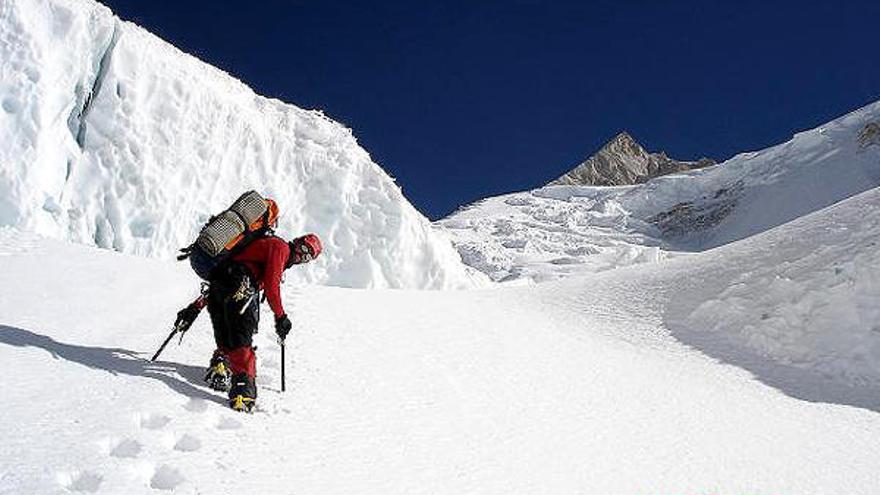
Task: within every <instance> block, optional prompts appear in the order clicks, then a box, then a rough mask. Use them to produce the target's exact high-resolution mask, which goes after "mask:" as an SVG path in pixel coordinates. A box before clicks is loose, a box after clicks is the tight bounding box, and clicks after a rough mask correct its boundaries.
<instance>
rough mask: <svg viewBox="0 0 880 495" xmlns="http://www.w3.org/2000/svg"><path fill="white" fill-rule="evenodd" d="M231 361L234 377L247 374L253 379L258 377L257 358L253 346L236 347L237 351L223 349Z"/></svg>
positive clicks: (230, 365) (230, 366)
mask: <svg viewBox="0 0 880 495" xmlns="http://www.w3.org/2000/svg"><path fill="white" fill-rule="evenodd" d="M221 351H222V352H223V354H226V357H227V358H228V359H229V368H230V369H231V370H232V374H233V375H237V374H239V373H245V374H247V376H249V377H251V378H256V376H257V356H256V354H254V348H253V347H251V346H245V347H236V348H235V349H221Z"/></svg>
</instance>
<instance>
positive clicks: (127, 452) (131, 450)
mask: <svg viewBox="0 0 880 495" xmlns="http://www.w3.org/2000/svg"><path fill="white" fill-rule="evenodd" d="M141 450H143V446H142V445H141V444H140V443H138V442H137V441H135V440H132V439H130V438H126V439H125V440H123V441H121V442H119V443H118V444H116V446H115V447H113V450H111V451H110V455H111V456H113V457H119V458H126V459H131V458H134V457H137V456H138V455H139V454H140V453H141Z"/></svg>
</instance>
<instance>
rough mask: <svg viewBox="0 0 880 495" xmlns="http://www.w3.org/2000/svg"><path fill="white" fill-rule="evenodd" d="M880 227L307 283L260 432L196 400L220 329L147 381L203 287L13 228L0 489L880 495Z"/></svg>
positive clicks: (1, 258) (868, 196)
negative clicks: (282, 388) (585, 270)
mask: <svg viewBox="0 0 880 495" xmlns="http://www.w3.org/2000/svg"><path fill="white" fill-rule="evenodd" d="M877 218H880V190H877V189H874V190H872V191H869V192H866V193H864V194H862V195H860V196H857V197H855V198H852V199H849V200H846V201H844V202H842V203H840V204H838V205H835V206H833V207H831V208H828V209H824V210H822V211H819V212H816V213H814V214H812V215H809V216H807V217H805V218H802V219H799V220H797V221H795V222H791V223H789V224H786V225H784V226H782V227H779V228H776V229H773V230H770V231H768V232H766V233H764V234H762V235H760V236H755V237H752V238H749V239H747V240H744V241H738V242H734V243H731V244H728V245H726V246H724V247H723V248H719V249H714V250H710V251H707V252H704V253H699V254H694V255H691V256H686V257H679V258H678V259H674V260H669V261H664V262H660V263H652V264H645V265H639V266H633V267H629V268H622V269H619V270H609V271H605V272H603V273H600V274H596V275H593V276H590V277H569V278H567V279H566V280H563V281H560V282H551V283H546V284H541V285H539V286H536V287H506V286H497V287H495V288H492V289H484V290H479V291H458V292H454V291H453V292H442V291H441V292H419V291H381V290H380V291H363V290H351V289H339V288H330V287H308V286H301V285H298V284H291V283H288V284H287V285H286V292H285V294H284V297H285V298H286V300H287V301H288V306H289V309H290V312H291V314H292V315H293V317H294V322H295V323H294V324H295V328H294V332H293V333H292V336H291V339H290V341H289V343H288V351H289V353H288V356H289V362H288V363H287V365H288V380H289V382H288V392H287V393H286V394H283V395H282V394H281V393H280V392H279V391H278V387H279V365H280V363H279V360H278V358H279V354H278V348H277V345H276V344H274V343H273V342H272V341H271V339H270V335H271V329H270V326H271V325H268V324H267V325H264V328H263V330H262V332H261V333H260V334H259V336H258V342H257V343H258V344H259V351H258V356H259V358H258V359H259V360H258V368H259V376H258V385H259V387H260V399H259V400H260V402H261V411H260V412H258V413H256V414H254V415H252V416H246V415H241V414H238V413H234V412H232V411H230V410H228V409H226V408H225V406H224V404H223V403H222V397H220V396H219V395H217V394H215V393H212V392H211V391H209V390H208V389H206V388H205V387H204V386H202V385H201V383H200V378H201V373H202V366H203V365H204V364H205V363H206V362H207V359H208V357H209V355H210V352H211V349H212V345H211V337H210V330H209V323H208V322H207V318H205V317H204V316H203V317H202V318H201V319H200V320H199V321H198V322H197V323H196V325H195V327H194V328H193V329H192V330H191V331H190V333H189V334H188V335H187V336H186V338H185V339H184V340H183V343H182V345H180V346H177V345H176V344H173V345H171V346H169V348H168V349H167V350H166V353H165V354H164V355H163V358H162V361H161V362H159V363H156V364H151V363H149V362H147V361H146V358H147V357H148V356H149V355H150V354H151V353H152V351H153V350H154V349H155V348H156V346H157V345H158V344H159V342H160V341H161V339H162V338H163V337H164V333H165V330H166V329H167V325H169V324H170V320H171V319H173V314H174V312H175V311H176V310H177V309H178V308H179V306H180V305H181V304H183V303H185V301H187V300H188V298H189V297H191V296H193V295H194V294H193V292H194V287H193V285H192V283H191V278H190V276H189V274H188V273H187V272H186V270H183V269H181V268H180V267H176V266H174V265H172V264H170V263H167V262H164V261H159V260H150V259H143V258H133V257H128V256H125V255H120V254H115V253H112V252H108V251H103V250H97V249H93V248H86V247H82V246H72V245H66V244H63V243H60V242H58V241H51V240H45V239H40V238H37V237H34V236H33V235H31V234H22V233H18V232H15V231H12V230H8V229H7V230H5V231H3V232H2V234H0V250H2V255H0V273H3V274H4V275H5V280H7V281H14V284H13V283H7V284H4V286H3V288H2V289H0V315H2V319H0V325H2V328H0V363H3V364H2V366H3V368H2V371H3V372H4V375H5V376H7V377H10V376H12V377H14V379H13V380H12V386H9V387H7V389H6V392H5V399H6V403H7V405H8V406H7V407H6V408H5V409H4V414H5V416H4V421H3V422H2V423H0V434H2V435H3V438H4V439H5V440H4V442H5V448H4V449H2V451H0V466H2V467H0V493H4V494H5V493H10V494H11V493H70V492H75V493H81V492H85V493H121V492H125V493H132V494H135V493H161V492H163V491H169V490H173V491H174V492H175V493H222V492H224V491H225V490H228V489H229V487H230V486H247V487H248V489H249V490H250V491H252V492H255V493H350V492H358V493H407V494H413V493H465V492H468V493H573V492H577V493H596V494H600V493H751V494H775V493H798V494H827V493H847V494H874V493H876V491H877V488H878V483H877V472H878V470H880V414H878V411H880V393H878V387H877V385H876V384H877V383H878V378H880V370H878V367H877V363H878V362H880V346H878V339H880V333H878V332H877V327H876V325H877V321H880V319H878V316H880V315H878V314H877V306H876V304H873V303H875V302H876V301H877V300H878V298H880V271H878V269H877V266H878V263H877V261H878V259H877V252H878V250H877V246H876V242H877V239H878V238H880V221H878V220H877ZM340 307H344V308H346V311H338V309H337V308H340ZM713 313H714V314H715V315H717V317H714V318H713V317H711V314H713ZM831 322H833V324H832V323H831ZM264 323H269V322H264ZM734 328H735V329H738V330H732V329H734ZM852 406H857V407H852Z"/></svg>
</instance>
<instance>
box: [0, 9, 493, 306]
mask: <svg viewBox="0 0 880 495" xmlns="http://www.w3.org/2000/svg"><path fill="white" fill-rule="evenodd" d="M0 60H4V61H6V60H9V62H8V63H4V64H2V65H0V71H2V79H0V80H2V81H4V83H3V86H2V87H0V99H2V101H3V102H4V103H3V108H4V109H6V110H5V111H4V112H3V113H2V115H0V139H2V140H3V142H5V143H8V145H4V147H3V150H0V193H2V195H0V197H2V200H0V225H7V226H13V227H16V228H19V229H21V230H26V231H35V232H38V233H41V234H44V235H48V236H51V237H54V238H59V239H66V240H71V241H74V242H79V243H84V244H88V245H96V246H99V247H103V248H108V249H113V250H116V251H120V252H125V253H131V254H137V255H145V256H154V257H162V258H171V257H172V256H173V255H174V254H175V253H176V252H177V249H179V248H181V247H183V246H186V245H188V244H189V243H191V242H192V241H193V240H194V238H195V236H196V235H197V233H198V229H199V228H200V227H201V225H202V224H203V223H204V221H205V220H207V218H208V217H209V216H210V215H211V214H215V213H218V212H219V211H222V210H223V209H225V208H227V207H228V206H229V204H230V203H231V202H232V201H233V200H234V199H235V198H236V197H238V196H239V195H240V194H241V193H243V192H245V191H247V190H249V189H256V190H258V191H259V192H261V193H263V194H266V195H268V196H270V197H272V198H273V199H275V200H276V201H278V203H279V206H280V209H281V218H280V227H279V234H281V235H282V236H284V237H291V236H295V235H301V234H303V233H306V232H315V233H317V234H318V235H319V236H320V237H321V238H322V239H323V240H324V245H325V246H326V250H325V256H323V257H322V259H321V260H319V262H317V263H314V264H311V265H309V267H308V269H306V270H302V271H301V272H299V273H298V274H297V275H295V277H297V278H298V279H299V280H301V281H308V282H319V283H327V284H331V285H339V286H350V287H371V288H372V287H392V288H402V287H410V288H420V289H437V288H463V287H471V286H474V285H479V284H481V283H482V281H483V280H484V277H483V276H482V275H480V274H477V273H474V272H473V271H469V270H468V269H466V267H464V266H463V265H462V263H461V260H460V258H459V257H458V255H457V254H456V253H455V251H454V250H453V249H452V247H451V245H450V242H449V240H448V239H447V238H445V237H444V236H443V235H442V234H440V233H437V232H435V231H434V230H433V229H432V228H431V225H430V223H429V222H428V221H427V219H425V218H424V217H423V216H422V215H421V214H419V213H418V212H417V211H416V210H415V209H414V208H413V207H412V205H410V204H409V202H408V201H407V200H406V198H404V196H403V195H402V193H401V191H400V188H399V187H397V185H396V184H395V183H394V181H393V180H392V179H391V178H390V177H388V175H387V174H385V172H384V171H383V170H382V169H381V168H380V167H379V166H378V165H376V164H375V163H374V162H373V161H372V159H371V158H370V156H369V154H368V153H367V152H366V151H364V150H363V148H361V147H360V146H359V145H358V144H357V141H356V140H355V138H354V137H353V135H352V133H351V131H350V130H349V129H347V128H345V127H344V126H342V125H340V124H338V123H336V122H333V121H332V120H330V119H329V118H327V117H325V116H324V115H323V114H322V113H320V112H317V111H306V110H302V109H299V108H297V107H295V106H293V105H288V104H285V103H282V102H280V101H277V100H271V99H267V98H263V97H260V96H258V95H256V94H254V92H253V91H251V90H250V89H249V88H248V87H247V86H245V85H244V84H242V83H241V82H239V81H238V80H236V79H234V78H232V77H230V76H229V75H228V74H226V73H224V72H222V71H220V70H218V69H216V68H213V67H211V66H209V65H207V64H205V63H203V62H201V61H199V60H197V59H195V58H194V57H191V56H189V55H186V54H184V53H182V52H180V51H179V50H177V49H176V48H174V47H172V46H170V45H168V44H167V43H165V42H164V41H161V40H159V39H158V38H156V37H155V36H153V35H151V34H149V33H147V32H146V31H144V30H142V29H141V28H139V27H137V26H135V25H133V24H130V23H127V22H123V21H120V20H119V19H117V18H115V17H114V16H113V15H112V13H111V12H110V11H109V10H107V9H106V8H104V7H102V6H100V5H99V4H97V3H95V2H92V1H90V0H11V1H9V2H4V4H3V6H2V7H0ZM9 109H12V110H13V111H9Z"/></svg>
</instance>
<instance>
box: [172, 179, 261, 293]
mask: <svg viewBox="0 0 880 495" xmlns="http://www.w3.org/2000/svg"><path fill="white" fill-rule="evenodd" d="M277 220H278V205H277V204H276V203H275V201H273V200H271V199H264V198H263V197H262V196H260V195H259V194H258V193H257V192H256V191H248V192H246V193H244V194H242V195H241V196H240V197H239V198H238V199H236V200H235V202H234V203H233V204H232V206H231V207H229V209H228V210H225V211H223V212H222V213H220V214H219V215H214V216H212V217H211V218H210V219H209V220H208V223H206V224H205V225H204V226H203V227H202V230H201V231H200V232H199V237H198V238H197V239H196V241H195V242H194V243H192V244H190V245H189V246H187V247H185V248H183V249H181V250H180V252H181V254H180V256H178V257H177V259H178V260H180V261H183V260H185V259H189V264H190V266H191V267H192V269H193V270H194V271H195V272H196V274H197V275H198V276H199V277H201V278H202V279H203V280H207V281H210V280H211V279H212V278H213V277H214V274H215V273H216V271H217V269H218V268H219V267H220V266H221V265H223V264H224V263H225V262H226V261H227V260H229V259H230V258H232V257H233V256H234V255H236V254H238V253H239V252H241V250H242V249H244V248H245V247H247V245H248V244H250V243H251V242H252V241H253V240H254V239H258V238H260V237H266V236H268V235H271V234H272V233H273V231H272V227H273V226H274V225H275V222H276V221H277Z"/></svg>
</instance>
